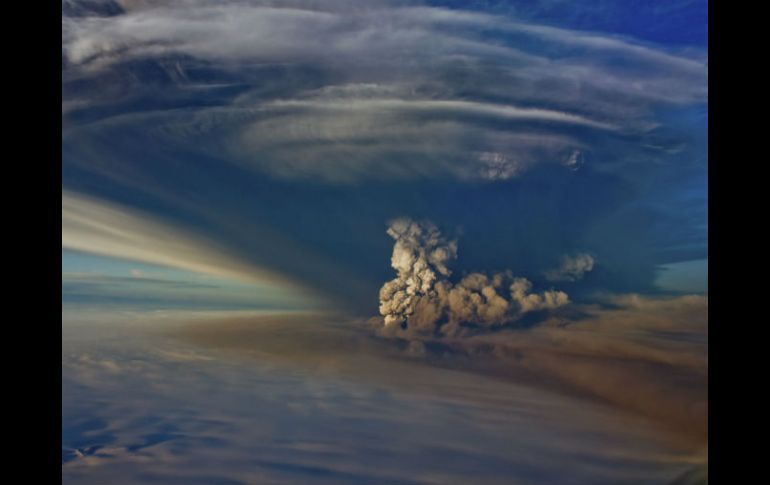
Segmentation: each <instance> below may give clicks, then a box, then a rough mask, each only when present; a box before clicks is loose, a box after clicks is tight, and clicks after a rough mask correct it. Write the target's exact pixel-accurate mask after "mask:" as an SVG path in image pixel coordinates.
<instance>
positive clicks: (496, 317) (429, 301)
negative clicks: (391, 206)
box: [380, 218, 569, 337]
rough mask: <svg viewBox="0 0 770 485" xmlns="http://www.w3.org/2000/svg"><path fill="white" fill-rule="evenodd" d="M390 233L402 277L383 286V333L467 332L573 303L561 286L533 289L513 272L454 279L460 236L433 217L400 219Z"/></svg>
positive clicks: (453, 334) (394, 262) (396, 266)
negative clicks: (449, 234) (451, 235)
mask: <svg viewBox="0 0 770 485" xmlns="http://www.w3.org/2000/svg"><path fill="white" fill-rule="evenodd" d="M388 234H389V235H390V236H391V237H392V238H393V239H395V240H396V243H395V245H394V246H393V256H392V258H391V265H392V266H393V268H394V269H396V271H397V272H398V276H397V277H396V278H395V279H393V280H391V281H388V282H387V283H385V284H384V285H383V286H382V288H381V289H380V314H382V315H383V317H384V320H383V328H382V332H381V333H382V334H384V335H387V336H407V337H414V336H426V337H427V336H447V337H457V336H464V335H468V334H471V333H474V332H475V331H478V330H484V329H490V328H493V327H498V326H501V325H504V324H506V323H510V322H513V321H515V320H517V319H518V318H520V317H521V316H522V315H524V314H525V313H528V312H533V311H538V310H548V309H553V308H558V307H560V306H563V305H566V304H567V303H569V297H568V296H567V294H566V293H564V292H562V291H554V290H549V291H545V292H542V293H533V292H531V289H532V283H531V282H530V281H529V280H527V279H526V278H521V277H514V276H513V274H512V273H511V271H503V272H500V273H495V274H493V275H492V276H488V275H486V274H482V273H470V274H468V275H466V276H465V277H463V278H462V279H461V280H460V281H459V282H457V283H452V282H451V281H450V280H449V277H450V276H451V274H452V272H451V270H450V269H449V266H448V265H449V263H450V262H451V261H452V260H454V259H456V258H457V241H454V240H448V239H446V238H445V237H443V236H442V235H441V233H440V232H439V230H438V228H437V227H436V226H435V225H433V224H432V223H430V222H415V221H412V220H410V219H408V218H401V219H397V220H395V221H393V222H392V223H391V224H390V227H389V228H388Z"/></svg>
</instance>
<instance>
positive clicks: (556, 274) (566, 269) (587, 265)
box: [545, 253, 596, 281]
mask: <svg viewBox="0 0 770 485" xmlns="http://www.w3.org/2000/svg"><path fill="white" fill-rule="evenodd" d="M595 264H596V260H595V259H594V257H593V256H591V255H590V254H588V253H579V254H576V255H575V256H569V255H566V256H563V257H562V258H561V265H560V266H559V267H558V268H556V269H552V270H550V271H547V272H546V273H545V277H546V279H547V280H548V281H577V280H579V279H581V278H583V276H585V274H586V273H588V272H589V271H591V270H593V269H594V265H595Z"/></svg>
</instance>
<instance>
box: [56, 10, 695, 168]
mask: <svg viewBox="0 0 770 485" xmlns="http://www.w3.org/2000/svg"><path fill="white" fill-rule="evenodd" d="M130 3H131V5H128V7H129V8H127V12H126V13H124V14H121V15H116V16H110V17H94V16H91V17H63V19H62V53H63V57H64V58H65V59H66V61H67V68H66V69H65V71H64V79H65V84H66V83H67V82H73V83H78V82H89V81H91V82H94V83H95V86H96V87H95V88H94V89H92V90H90V94H87V95H85V97H83V96H84V95H83V94H82V90H81V91H79V92H80V93H81V94H78V95H75V94H69V93H68V92H67V91H66V90H65V96H64V98H65V99H64V100H63V108H62V110H63V112H65V111H66V112H67V113H69V112H70V111H72V110H77V109H87V108H88V107H93V106H99V105H105V104H106V105H110V104H112V103H115V102H117V101H121V100H123V99H124V98H125V97H127V96H128V97H130V96H132V95H136V93H137V92H139V91H141V90H143V89H144V90H146V89H150V88H149V87H148V85H147V84H146V83H142V82H137V83H136V84H135V85H134V84H131V83H132V81H131V79H133V78H135V77H136V76H134V75H133V74H135V73H133V72H131V73H130V74H127V73H126V72H125V71H123V70H121V69H128V70H129V71H130V70H131V69H133V68H127V67H126V66H127V65H129V64H130V63H136V62H145V61H151V62H154V63H155V66H156V68H157V69H159V70H160V71H162V72H163V73H165V74H164V75H165V76H167V77H168V79H170V80H171V82H172V84H174V87H173V88H171V89H173V90H177V92H176V94H179V93H184V92H187V91H190V90H196V89H198V90H200V89H218V88H219V87H221V86H227V85H228V83H230V84H232V85H239V86H244V92H243V93H242V94H240V95H239V96H237V97H235V98H233V99H229V100H226V101H223V102H221V103H220V104H218V105H214V106H212V105H208V106H207V107H203V108H193V109H186V110H184V112H183V113H179V112H155V113H153V114H152V115H151V116H152V117H153V119H152V120H147V119H146V118H144V119H143V118H141V117H140V118H136V117H128V118H122V122H127V123H128V122H132V123H142V122H145V123H147V122H148V121H150V122H149V123H148V124H149V125H152V126H155V125H159V128H158V130H159V131H161V132H162V133H163V134H164V135H165V136H170V137H171V138H172V139H175V140H177V141H180V142H182V143H188V144H189V143H190V142H195V141H197V140H200V139H201V136H209V137H214V138H216V139H217V140H219V141H220V142H221V143H219V144H218V145H217V146H218V147H219V148H218V149H220V150H222V149H223V150H224V153H220V155H224V158H226V159H228V160H232V161H235V162H237V163H239V164H241V165H243V166H246V167H248V168H250V169H254V170H257V171H259V172H267V173H269V174H271V175H274V176H279V177H285V178H305V179H312V180H320V181H327V182H351V181H358V180H361V179H367V178H375V179H382V178H395V179H404V178H414V177H434V176H440V175H447V174H448V175H450V176H453V177H457V178H460V179H479V178H480V179H492V180H498V179H505V178H511V177H515V176H518V175H519V174H521V173H522V172H524V171H526V170H528V169H529V168H530V167H532V166H534V165H536V164H540V163H552V164H563V165H567V166H569V167H571V168H575V164H574V163H572V162H571V160H572V159H573V158H574V156H575V153H581V154H582V153H585V152H586V151H590V150H591V149H594V148H596V149H598V148H599V147H602V148H603V149H606V146H607V144H608V143H610V142H612V141H613V140H615V141H616V142H617V140H622V139H624V137H632V138H634V139H635V138H636V137H644V136H647V134H648V133H649V132H650V131H651V130H653V129H655V128H656V127H657V126H659V125H660V124H661V122H660V121H659V120H657V119H656V118H655V113H656V111H657V110H659V109H660V108H661V107H667V106H668V107H671V106H682V105H687V104H693V103H705V102H706V100H707V61H706V55H705V53H704V52H700V51H697V50H692V49H691V50H688V51H681V52H674V51H671V50H668V49H664V48H662V47H659V46H652V45H646V44H641V43H639V42H636V41H634V40H631V39H626V38H620V37H616V36H608V35H602V34H599V33H590V32H577V31H572V30H567V29H561V28H556V27H550V26H542V25H529V24H524V23H522V22H519V21H516V20H515V19H513V18H509V17H502V16H495V15H488V14H483V13H478V12H467V11H462V10H449V9H444V8H436V7H425V6H415V5H411V6H410V5H405V3H404V2H343V1H339V2H337V1H335V2H323V3H319V2H313V1H295V2H288V3H287V2H282V3H277V2H268V1H255V2H244V1H233V2H210V1H204V0H192V1H168V2H162V3H160V4H153V5H152V6H149V5H147V4H145V3H144V2H139V3H138V4H136V2H130ZM125 6H126V5H124V7H125ZM201 69H206V70H209V71H213V72H217V73H218V75H219V76H222V77H224V78H226V80H225V81H222V80H221V79H220V80H216V81H214V80H212V79H200V78H197V77H196V76H197V74H196V73H197V72H199V71H201ZM266 69H267V70H266ZM269 69H273V70H274V71H270V70H269ZM275 70H278V71H280V72H283V73H284V74H285V76H283V77H282V76H281V75H278V76H276V72H277V71H275ZM281 70H282V71H281ZM111 73H112V74H111ZM139 76H141V73H139ZM65 107H66V108H65ZM145 115H146V114H145ZM522 137H526V139H527V141H523V138H522ZM535 140H538V141H537V142H536V141H535ZM602 140H603V141H602ZM626 152H627V150H626V151H623V152H621V153H626ZM485 153H489V154H494V156H495V157H497V158H499V159H501V160H506V162H505V166H504V167H502V168H499V169H498V168H493V169H491V170H490V168H489V166H488V165H489V163H488V162H487V161H486V159H485V158H484V156H482V154H485ZM581 158H582V157H581Z"/></svg>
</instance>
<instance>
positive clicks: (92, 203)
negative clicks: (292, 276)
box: [62, 191, 309, 296]
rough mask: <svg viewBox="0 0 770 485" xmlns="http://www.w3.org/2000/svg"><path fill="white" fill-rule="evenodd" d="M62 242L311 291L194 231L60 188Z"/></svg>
mask: <svg viewBox="0 0 770 485" xmlns="http://www.w3.org/2000/svg"><path fill="white" fill-rule="evenodd" d="M62 248H66V249H71V250H77V251H83V252H87V253H93V254H99V255H103V256H112V257H116V258H122V259H128V260H134V261H141V262H145V263H152V264H157V265H162V266H168V267H172V268H179V269H184V270H188V271H193V272H196V273H201V274H205V275H213V276H218V277H222V278H227V279H234V280H237V281H244V282H249V283H256V284H258V285H263V286H266V287H273V288H274V287H280V288H285V289H294V290H295V291H296V292H298V295H299V294H301V293H303V292H307V291H308V290H306V289H303V288H301V287H300V286H299V285H297V284H296V283H294V282H293V281H291V280H289V279H288V278H287V277H285V276H283V275H281V274H277V273H274V272H270V271H267V270H265V269H263V268H260V267H257V266H254V265H253V264H251V263H249V262H248V261H244V260H242V259H239V258H237V257H235V256H232V255H231V254H229V253H228V251H227V250H226V249H224V248H222V247H220V246H218V245H217V244H216V243H213V242H211V241H209V240H207V239H206V238H204V237H201V236H199V235H195V234H193V233H192V232H190V231H186V230H184V229H181V228H177V227H171V226H169V225H167V224H164V223H163V222H161V221H159V220H157V218H154V217H152V216H149V215H147V214H143V213H141V212H137V211H135V210H132V209H128V208H125V207H120V206H118V205H115V204H112V203H109V202H105V201H101V200H97V199H94V198H91V197H87V196H83V195H81V194H76V193H73V192H68V191H63V192H62ZM308 296H309V294H308Z"/></svg>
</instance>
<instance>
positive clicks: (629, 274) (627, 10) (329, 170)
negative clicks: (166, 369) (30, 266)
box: [62, 0, 708, 315]
mask: <svg viewBox="0 0 770 485" xmlns="http://www.w3.org/2000/svg"><path fill="white" fill-rule="evenodd" d="M63 5H64V6H65V7H68V8H69V10H66V9H65V15H64V16H63V18H62V28H63V38H62V57H63V71H62V98H63V104H62V120H63V133H62V156H63V158H62V170H63V178H62V185H63V189H64V191H65V192H64V193H63V223H64V226H65V227H64V231H65V235H63V241H64V242H63V250H65V251H64V252H63V259H64V262H63V270H65V269H66V271H65V273H80V272H85V271H86V270H87V271H89V272H94V273H99V274H101V275H102V276H110V275H111V273H112V272H113V271H115V270H116V268H118V267H120V265H121V264H123V263H118V262H116V261H112V259H115V258H117V260H120V261H125V260H130V261H133V263H134V264H137V265H138V264H159V265H161V266H164V267H166V268H176V269H178V270H179V269H183V270H185V271H191V272H192V273H196V274H199V275H207V274H208V275H209V276H211V275H214V276H217V277H220V278H228V279H230V280H232V281H233V282H234V281H243V280H244V278H245V280H248V281H250V282H251V283H254V284H257V286H256V287H255V293H254V302H255V305H256V306H257V307H260V306H262V305H264V304H265V303H264V302H265V301H267V300H269V298H268V296H269V295H272V294H273V293H270V292H287V291H288V292H294V297H293V298H289V299H288V300H282V301H286V302H287V303H286V304H287V305H289V306H290V307H291V306H297V305H299V306H303V307H304V306H309V305H311V306H312V305H316V304H318V302H319V301H322V302H324V304H325V305H328V306H332V307H335V308H338V309H340V310H344V311H351V312H354V313H358V314H362V315H366V314H376V307H377V291H378V289H379V287H380V285H381V284H382V283H383V282H384V281H386V280H387V279H389V278H390V277H391V276H392V269H391V268H390V265H389V256H390V251H391V243H392V241H391V240H390V239H389V238H388V236H387V235H386V234H385V230H386V229H387V224H388V222H389V221H390V220H392V219H394V218H397V217H411V218H414V219H426V220H430V221H433V222H434V223H436V224H437V225H438V226H439V227H440V228H441V229H442V231H443V232H444V233H445V234H449V235H451V236H452V237H457V238H458V241H459V245H460V250H459V254H458V258H457V261H456V263H455V268H454V269H455V274H457V275H461V274H463V273H466V272H472V271H482V272H494V271H499V270H511V271H513V272H514V273H515V274H518V275H522V276H525V277H527V278H528V279H529V280H531V281H533V283H534V284H535V285H536V286H540V287H543V288H546V287H548V286H549V285H551V283H549V282H548V281H547V279H545V278H544V277H543V275H544V274H545V273H547V272H548V271H550V270H553V268H554V267H555V266H557V265H558V264H560V261H562V260H563V258H565V257H574V256H575V255H577V254H584V253H585V254H591V255H592V256H593V258H594V259H595V262H596V264H595V266H594V267H593V269H592V271H591V272H590V273H587V274H586V275H585V277H584V278H581V280H580V281H572V282H568V283H566V284H563V285H561V286H562V287H563V289H564V290H565V291H567V292H568V293H569V294H570V296H572V297H573V299H576V300H578V301H590V299H591V298H592V295H597V294H604V293H632V292H633V293H642V294H654V293H660V292H682V291H688V292H689V291H698V292H703V291H706V285H705V282H704V278H705V276H704V272H703V271H699V272H694V271H692V267H693V265H696V264H700V265H701V267H702V266H703V265H704V264H705V260H706V258H707V249H708V243H707V227H708V226H707V218H708V211H707V206H708V205H707V197H708V195H707V181H708V178H707V167H708V157H707V143H706V140H707V125H708V115H707V93H708V90H707V86H708V76H707V74H708V72H707V69H708V61H707V38H706V37H707V23H706V10H707V3H706V2H674V3H671V2H642V3H639V4H637V3H629V2H609V1H603V2H592V3H591V4H590V5H588V4H587V5H584V6H582V7H581V8H574V7H572V8H571V7H570V4H569V2H563V1H557V0H553V1H542V2H495V1H486V2H427V3H421V2H411V1H398V2H388V1H374V2H347V1H342V0H335V1H329V2H322V3H317V2H303V1H299V0H298V1H290V2H277V3H276V2H259V1H255V2H227V3H224V4H222V3H217V2H207V1H194V2H186V3H185V5H184V7H182V6H180V5H179V4H177V3H176V2H167V3H163V4H161V5H160V6H158V7H157V8H154V9H147V8H145V7H143V6H142V4H141V2H140V3H136V2H122V3H121V2H117V3H115V2H113V3H110V2H107V1H99V2H90V3H84V2H64V4H63ZM89 8H90V9H91V10H89ZM68 12H69V14H70V15H67V13H68ZM104 13H107V14H108V15H104ZM72 201H75V202H73V203H74V204H75V206H77V207H80V208H79V209H77V210H81V209H82V210H84V211H86V213H87V214H91V215H93V214H101V215H103V216H104V219H105V220H104V222H105V226H103V227H100V228H96V229H95V228H93V227H90V228H84V227H81V226H79V225H78V223H77V222H76V221H75V219H72V217H70V216H71V213H70V212H67V211H70V210H71V209H69V208H71V207H75V206H73V205H72V204H70V202H72ZM77 201H86V202H85V203H86V204H87V205H88V207H87V208H82V207H81V206H78V205H77V203H78V202H77ZM67 204H69V205H67ZM65 205H66V207H65ZM72 210H75V209H72ZM89 211H91V212H89ZM110 211H113V212H114V213H116V214H124V215H125V218H123V216H120V217H117V218H113V217H112V216H111V215H109V213H110ZM65 212H67V214H65ZM91 215H88V217H91ZM73 217H74V216H73ZM73 221H74V222H73ZM145 222H146V224H148V225H149V226H151V228H149V229H148V227H144V225H145ZM94 231H96V232H98V233H99V235H98V236H97V235H96V233H95V232H94ZM130 232H138V233H140V234H143V235H144V236H143V239H141V242H140V243H139V242H137V240H136V239H135V237H134V236H131V237H128V239H125V237H124V236H125V234H126V233H130ZM116 235H117V236H116ZM113 236H114V237H119V238H124V239H123V240H122V242H116V241H115V240H114V238H113ZM100 238H101V239H100ZM105 238H106V239H105ZM159 240H160V241H161V242H158V244H159V246H158V247H155V246H154V244H155V243H156V242H157V241H159ZM137 245H139V246H143V247H147V248H149V249H148V250H147V251H136V250H134V249H132V248H135V247H137ZM175 245H179V246H180V248H181V249H179V248H177V247H176V246H175ZM161 246H162V247H161ZM105 248H107V249H105ZM70 250H75V251H79V252H80V253H84V252H86V253H88V252H90V253H99V255H100V256H101V258H100V259H98V260H89V259H87V258H85V257H83V256H77V257H75V256H73V254H74V253H71V252H69V251H70ZM159 254H160V255H161V256H160V257H159V256H158V255H159ZM179 254H182V255H184V257H178V256H179ZM163 255H165V256H163ZM697 261H700V263H695V262H697ZM137 268H138V269H140V270H141V267H139V266H137ZM664 268H665V269H664ZM166 271H167V274H168V275H169V277H170V278H173V279H175V280H179V281H192V280H194V277H193V276H191V275H187V274H186V275H184V276H183V275H181V274H177V273H173V272H170V271H169V270H168V269H167V270H166ZM664 274H665V277H664V276H663V275H664ZM683 278H684V279H688V281H690V280H691V281H690V282H689V283H688V284H686V285H684V286H683V285H682V284H680V283H673V284H671V283H669V282H671V281H680V280H682V279H683ZM191 279H192V280H191ZM696 280H697V281H696ZM134 283H135V284H138V283H139V282H137V281H134ZM63 285H64V283H63ZM551 286H552V285H551ZM220 288H221V291H222V293H221V294H222V295H223V298H224V300H226V301H229V299H230V298H231V297H230V296H226V295H225V293H227V292H230V291H240V289H239V290H234V289H232V288H229V287H227V285H224V286H221V287H220ZM308 295H312V296H308ZM289 300H291V302H290V303H289Z"/></svg>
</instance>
